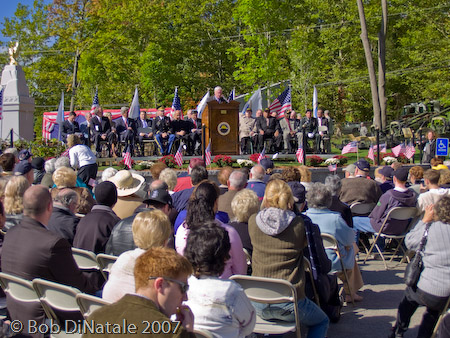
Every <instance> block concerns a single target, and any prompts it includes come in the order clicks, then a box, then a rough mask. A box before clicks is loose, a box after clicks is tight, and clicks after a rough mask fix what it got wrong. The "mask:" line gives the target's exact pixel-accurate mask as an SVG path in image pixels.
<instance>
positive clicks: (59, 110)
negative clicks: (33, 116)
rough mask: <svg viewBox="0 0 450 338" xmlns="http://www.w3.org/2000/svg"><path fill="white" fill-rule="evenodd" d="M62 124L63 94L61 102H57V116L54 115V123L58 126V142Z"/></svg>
mask: <svg viewBox="0 0 450 338" xmlns="http://www.w3.org/2000/svg"><path fill="white" fill-rule="evenodd" d="M63 122H64V92H61V101H60V102H59V107H58V114H57V115H56V123H57V124H58V126H59V132H58V140H60V141H61V130H62V124H63Z"/></svg>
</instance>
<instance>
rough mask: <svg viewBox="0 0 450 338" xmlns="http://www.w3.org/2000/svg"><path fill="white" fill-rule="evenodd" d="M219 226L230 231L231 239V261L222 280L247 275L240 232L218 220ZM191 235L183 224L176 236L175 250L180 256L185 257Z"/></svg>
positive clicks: (184, 223) (222, 275)
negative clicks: (188, 238) (188, 237)
mask: <svg viewBox="0 0 450 338" xmlns="http://www.w3.org/2000/svg"><path fill="white" fill-rule="evenodd" d="M216 222H219V224H220V225H221V226H222V227H223V228H225V230H226V231H228V236H229V237H230V244H231V248H230V259H229V260H228V261H227V262H226V264H225V269H224V270H223V273H222V274H221V275H220V278H221V279H227V278H229V277H230V276H232V275H246V274H247V258H246V256H245V253H244V249H243V247H242V241H241V238H240V237H239V234H238V232H237V231H236V229H234V228H233V227H232V226H230V225H228V224H224V223H222V222H220V221H218V220H216ZM188 235H189V229H187V228H186V222H183V224H181V225H180V226H179V227H178V230H177V233H176V235H175V249H176V250H177V252H178V253H179V254H180V255H183V253H184V249H185V248H186V242H187V236H188Z"/></svg>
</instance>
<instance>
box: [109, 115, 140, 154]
mask: <svg viewBox="0 0 450 338" xmlns="http://www.w3.org/2000/svg"><path fill="white" fill-rule="evenodd" d="M120 113H121V114H122V117H120V118H118V119H116V120H115V121H114V122H115V123H116V132H117V134H118V135H119V141H120V142H125V150H126V149H127V148H128V147H130V149H131V153H132V154H133V148H134V139H135V137H136V126H135V121H134V120H133V119H132V118H129V117H128V107H122V108H120Z"/></svg>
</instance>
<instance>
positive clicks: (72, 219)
mask: <svg viewBox="0 0 450 338" xmlns="http://www.w3.org/2000/svg"><path fill="white" fill-rule="evenodd" d="M78 222H80V219H79V218H78V217H77V216H75V215H74V214H72V213H71V212H70V210H69V209H66V208H63V207H59V206H56V205H54V206H53V212H52V217H50V220H49V221H48V225H47V227H48V229H49V230H50V231H53V232H54V233H55V234H57V235H59V236H61V237H63V238H65V239H67V240H68V241H69V243H70V244H73V238H74V237H75V231H76V229H77V225H78Z"/></svg>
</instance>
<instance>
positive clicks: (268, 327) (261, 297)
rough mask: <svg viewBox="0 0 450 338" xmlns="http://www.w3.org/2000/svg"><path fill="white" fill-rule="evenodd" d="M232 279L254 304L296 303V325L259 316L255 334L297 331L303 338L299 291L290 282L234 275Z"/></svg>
mask: <svg viewBox="0 0 450 338" xmlns="http://www.w3.org/2000/svg"><path fill="white" fill-rule="evenodd" d="M230 279H232V280H234V281H236V282H237V283H239V284H240V285H241V287H242V288H243V289H244V291H245V294H246V295H247V297H248V299H250V300H251V301H253V302H257V303H264V304H279V303H294V316H295V322H294V323H291V322H283V321H267V320H264V319H262V318H260V317H259V316H257V318H256V325H255V328H254V330H253V332H255V333H261V334H269V335H270V334H284V333H287V332H294V331H295V332H296V334H297V337H298V338H300V337H301V333H300V320H299V315H298V307H297V303H298V299H297V291H296V290H295V288H294V286H293V285H292V284H291V283H290V282H288V281H286V280H283V279H276V278H266V277H255V276H244V275H234V276H231V277H230Z"/></svg>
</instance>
